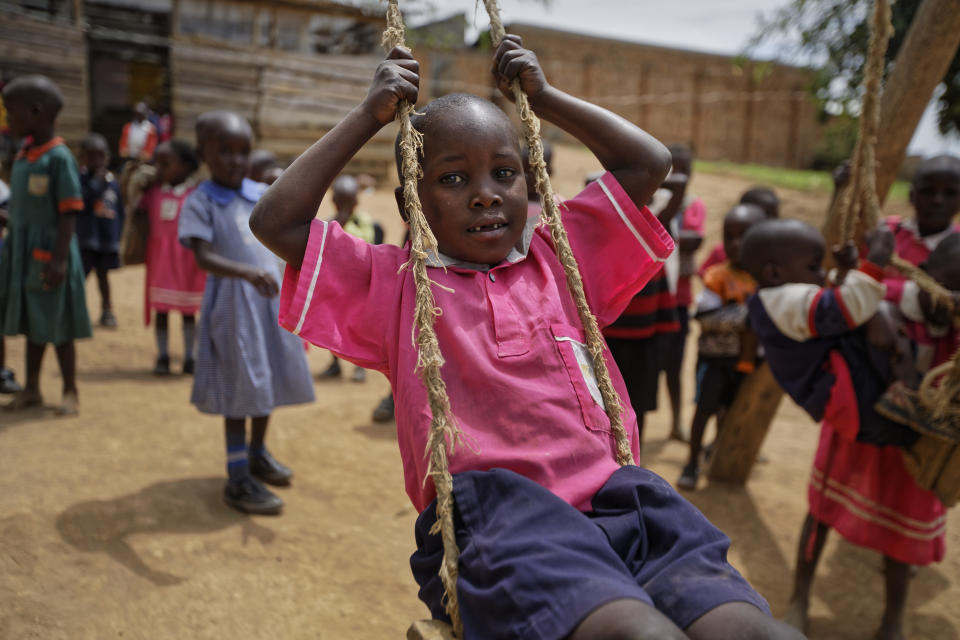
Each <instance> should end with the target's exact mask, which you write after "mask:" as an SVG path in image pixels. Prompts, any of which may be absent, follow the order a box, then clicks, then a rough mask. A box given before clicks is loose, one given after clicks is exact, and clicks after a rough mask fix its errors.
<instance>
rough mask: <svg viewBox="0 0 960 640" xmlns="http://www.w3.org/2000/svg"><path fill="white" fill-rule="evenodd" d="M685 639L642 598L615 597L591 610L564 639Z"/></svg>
mask: <svg viewBox="0 0 960 640" xmlns="http://www.w3.org/2000/svg"><path fill="white" fill-rule="evenodd" d="M623 638H629V639H631V640H632V639H634V638H636V639H637V640H648V639H649V640H660V639H663V640H686V638H687V636H686V634H684V633H683V631H681V630H680V628H679V627H677V625H675V624H673V622H671V621H670V619H669V618H667V617H666V616H665V615H663V614H662V613H660V612H659V611H657V609H656V608H655V607H654V606H653V605H651V604H648V603H646V602H643V601H641V600H614V601H613V602H608V603H607V604H604V605H601V606H599V607H597V608H596V609H594V610H593V612H591V613H590V614H589V615H588V616H587V617H586V618H584V620H583V622H581V623H580V624H579V625H577V628H576V629H574V630H573V633H571V634H570V635H569V636H567V638H566V640H600V639H603V640H607V639H610V640H621V639H623Z"/></svg>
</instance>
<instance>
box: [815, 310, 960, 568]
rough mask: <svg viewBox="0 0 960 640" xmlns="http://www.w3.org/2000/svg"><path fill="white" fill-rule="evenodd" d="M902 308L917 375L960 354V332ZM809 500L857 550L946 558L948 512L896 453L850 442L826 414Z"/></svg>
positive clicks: (907, 559)
mask: <svg viewBox="0 0 960 640" xmlns="http://www.w3.org/2000/svg"><path fill="white" fill-rule="evenodd" d="M905 307H906V308H907V309H908V311H907V314H906V317H907V322H906V331H907V335H908V336H909V337H910V340H911V341H912V342H913V343H914V344H915V345H916V350H917V353H916V364H917V369H918V370H919V371H921V372H925V371H926V370H928V369H929V368H931V367H935V366H937V365H939V364H941V363H943V362H946V361H947V360H949V359H950V357H951V356H952V355H953V354H954V353H956V351H957V349H958V348H960V333H958V331H957V330H956V329H955V328H952V329H951V328H946V329H939V328H931V327H930V326H929V325H927V323H926V322H925V320H924V318H923V315H922V313H920V311H919V308H918V306H916V305H915V303H910V304H908V305H905ZM902 309H903V307H902ZM911 310H912V312H911ZM859 388H860V387H859V386H857V389H858V393H859ZM807 494H808V500H809V503H810V513H811V514H812V515H813V517H814V518H816V519H817V520H819V521H820V522H823V523H825V524H827V525H828V526H830V527H831V528H832V529H835V530H836V531H837V532H838V533H840V535H842V536H843V537H844V538H845V539H847V540H848V541H849V542H852V543H853V544H855V545H858V546H861V547H866V548H868V549H873V550H875V551H878V552H880V553H882V554H884V555H886V556H890V557H891V558H894V559H895V560H898V561H900V562H904V563H907V564H912V565H919V566H923V565H928V564H931V563H933V562H940V561H941V560H943V557H944V555H945V554H946V529H947V510H946V508H945V507H944V506H943V504H942V503H941V502H940V500H939V499H938V498H937V496H936V495H935V494H934V493H933V492H932V491H928V490H926V489H921V488H920V487H919V486H917V484H916V482H915V481H914V479H913V476H912V475H911V473H910V471H908V470H907V467H906V465H905V464H904V461H903V452H902V450H901V449H900V448H899V447H890V446H875V445H871V444H865V443H862V442H858V441H855V440H851V439H850V437H849V432H848V428H847V426H846V425H845V424H844V423H843V422H842V421H840V420H838V419H836V418H835V417H834V416H832V415H830V414H828V415H827V416H826V417H825V418H824V421H823V426H822V428H821V431H820V442H819V444H818V446H817V453H816V457H815V458H814V463H813V472H812V474H811V477H810V484H809V487H808V491H807Z"/></svg>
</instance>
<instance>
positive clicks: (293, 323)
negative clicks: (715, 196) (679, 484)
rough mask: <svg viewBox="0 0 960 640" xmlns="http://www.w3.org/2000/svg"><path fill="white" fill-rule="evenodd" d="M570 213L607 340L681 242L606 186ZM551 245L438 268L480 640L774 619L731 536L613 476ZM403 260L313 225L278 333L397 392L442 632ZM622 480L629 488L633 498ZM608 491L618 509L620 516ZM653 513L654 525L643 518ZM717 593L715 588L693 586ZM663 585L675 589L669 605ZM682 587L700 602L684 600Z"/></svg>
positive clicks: (643, 474)
mask: <svg viewBox="0 0 960 640" xmlns="http://www.w3.org/2000/svg"><path fill="white" fill-rule="evenodd" d="M561 211H562V215H563V218H564V221H565V226H566V228H567V233H568V235H569V238H570V243H571V247H572V249H573V251H574V254H575V255H576V256H577V258H578V261H579V263H580V269H581V273H582V275H583V282H584V290H585V292H586V297H587V300H588V303H589V304H590V307H591V309H592V310H593V312H594V314H595V315H596V317H597V320H598V323H599V324H600V326H601V327H603V326H607V325H609V324H610V323H612V322H613V321H614V320H615V319H616V318H617V317H618V316H620V314H621V313H622V312H623V310H624V309H626V307H627V305H628V304H629V303H630V301H631V300H632V299H633V297H634V296H635V294H636V293H637V292H638V290H639V289H640V288H641V287H642V286H643V285H644V284H645V283H646V282H647V280H649V279H650V278H651V277H652V276H653V274H654V273H655V272H656V271H658V270H659V269H660V265H661V264H662V262H663V260H665V259H666V258H667V257H668V256H669V255H670V253H671V251H672V250H673V242H672V240H671V239H670V236H669V234H668V233H667V232H666V231H665V230H664V229H663V227H662V226H661V225H660V224H659V222H658V221H657V220H656V218H654V217H653V215H652V214H650V212H649V211H648V210H646V209H644V210H642V211H641V210H638V209H637V208H636V207H635V206H634V204H633V203H632V201H631V200H630V199H629V197H628V196H627V195H626V193H625V192H624V191H623V189H622V187H621V186H620V185H619V184H618V183H617V182H616V180H615V179H614V178H613V176H612V175H611V174H609V173H608V174H605V175H604V176H603V177H601V178H600V179H599V180H597V181H595V182H593V183H591V184H590V185H589V186H588V187H587V188H586V189H585V190H584V191H583V193H581V194H580V195H579V196H578V197H576V198H574V199H573V200H568V201H565V202H564V203H563V205H562V207H561ZM551 242H552V241H551V240H550V238H549V231H548V230H546V229H543V228H537V218H536V217H530V218H529V222H528V225H527V228H526V230H525V233H524V234H523V237H522V239H521V241H520V243H519V244H518V245H517V246H516V247H514V249H513V250H512V251H511V252H510V253H509V254H508V255H507V257H506V258H505V259H504V260H503V261H502V262H500V263H498V264H496V265H493V266H490V265H478V264H468V263H464V262H460V261H456V260H453V259H450V258H446V257H444V256H442V255H433V256H431V259H430V261H429V264H430V266H431V267H432V268H430V270H429V273H430V277H431V279H432V280H433V281H434V282H435V283H436V284H437V285H438V286H436V287H434V288H433V294H434V296H435V299H436V303H437V306H438V307H439V308H440V309H441V310H442V313H441V315H439V316H437V319H436V324H435V331H436V335H437V339H438V341H439V344H440V349H441V352H442V353H443V356H444V359H445V365H444V366H443V369H442V375H443V377H444V381H445V383H446V389H447V394H448V396H449V399H450V406H451V410H452V413H453V416H454V419H455V421H456V423H457V425H458V426H459V428H460V429H461V431H462V432H463V443H462V444H461V445H459V446H457V448H456V449H455V451H454V452H453V453H452V454H450V457H449V468H450V471H451V473H453V474H454V494H455V502H456V511H457V516H456V517H457V518H458V528H459V531H458V540H457V541H458V544H459V545H460V547H461V556H460V577H459V580H458V590H459V592H460V593H461V594H465V595H466V597H462V598H461V602H460V608H461V614H462V616H463V619H464V625H465V628H466V630H467V634H468V635H470V636H471V637H477V638H495V637H524V638H552V639H557V638H561V637H564V636H566V635H567V634H569V633H570V631H572V629H573V627H574V626H575V625H576V624H577V622H579V621H580V620H581V619H582V618H583V617H585V616H586V615H587V614H588V613H589V612H590V611H592V610H593V609H594V608H595V607H596V606H600V605H602V604H604V603H605V602H609V601H611V600H613V599H617V598H620V597H636V598H639V599H643V600H645V601H647V602H651V601H652V602H654V603H655V604H656V606H658V607H662V608H663V609H664V610H670V611H672V612H673V613H674V614H675V615H676V616H677V618H675V621H678V623H680V624H684V623H687V624H689V622H692V620H693V619H695V618H691V616H694V615H700V614H702V613H703V612H705V611H707V610H709V609H710V608H712V607H714V606H716V605H717V604H719V603H720V602H719V600H722V601H725V602H726V601H731V600H743V601H748V602H752V603H754V604H756V606H758V607H761V608H763V609H765V606H766V605H765V603H763V600H762V598H760V597H759V596H758V595H757V594H756V593H755V592H754V591H753V590H752V589H750V587H749V586H748V585H747V584H746V583H745V582H744V581H743V579H742V578H741V577H740V576H739V574H737V573H736V571H735V570H733V569H732V568H731V567H729V565H727V564H726V561H725V557H724V554H725V550H726V546H727V545H728V544H729V541H728V540H727V539H726V538H725V536H723V534H722V533H720V532H719V531H718V530H716V529H715V528H714V527H712V526H711V525H709V523H707V522H706V520H705V519H703V517H702V516H701V515H699V513H698V512H696V510H695V509H694V508H693V507H692V506H691V505H689V503H687V502H686V501H684V500H683V499H682V498H680V497H679V495H678V494H676V492H675V491H674V490H673V489H672V488H671V487H670V486H669V484H667V483H666V482H664V481H663V480H662V479H660V478H658V477H657V476H655V475H654V474H652V473H650V472H648V471H646V470H644V469H641V468H639V467H626V468H622V469H621V468H620V467H619V465H617V463H616V461H615V458H614V456H615V448H616V446H615V440H614V437H613V436H612V434H611V433H610V423H609V419H608V418H607V415H606V413H605V411H604V407H603V400H602V398H601V396H600V393H599V390H598V389H597V383H596V376H595V374H594V371H593V366H592V362H591V360H590V358H589V357H588V354H587V352H586V346H585V339H584V335H583V329H582V325H581V323H580V320H579V316H578V314H577V310H576V307H575V305H574V303H573V300H572V298H571V296H570V294H569V292H568V291H567V285H566V281H565V276H564V273H563V268H562V266H561V265H560V263H559V261H558V260H557V258H556V255H555V254H554V252H553V250H552V249H551ZM601 257H602V259H600V258H601ZM408 259H409V251H408V250H403V249H400V248H398V247H393V246H390V245H380V246H376V247H375V246H371V245H369V244H367V243H365V242H362V241H359V240H357V239H356V238H352V237H351V236H349V235H348V234H346V233H344V232H343V231H342V230H341V229H340V227H339V225H335V224H331V223H328V222H323V221H314V222H313V223H312V225H311V230H310V236H309V240H308V244H307V249H306V252H305V255H304V259H303V263H302V265H301V268H300V269H299V270H295V269H292V268H291V267H289V266H288V267H287V271H286V274H285V276H284V285H283V289H282V292H281V304H280V311H281V314H280V322H281V324H282V325H283V326H284V327H286V328H288V329H289V330H290V331H292V332H294V333H295V334H297V335H300V336H302V337H304V338H306V339H307V340H309V341H311V342H313V343H314V344H316V345H318V346H321V347H324V348H327V349H330V350H331V351H333V352H334V353H335V354H336V355H338V356H340V357H343V358H345V359H346V360H349V361H352V362H354V363H356V364H358V365H360V366H363V367H367V368H371V369H376V370H378V371H381V372H383V373H384V375H386V376H387V377H388V378H389V379H390V383H391V386H392V388H393V394H394V397H395V399H396V418H397V436H398V444H399V446H400V454H401V459H402V461H403V468H404V477H405V483H406V489H407V495H408V496H409V497H410V499H411V501H412V502H413V504H414V506H415V507H416V508H417V510H418V511H419V512H421V515H420V518H419V520H418V524H417V531H418V534H417V538H418V545H419V549H418V551H417V552H416V553H415V554H414V556H413V558H412V559H411V566H412V567H413V569H414V575H415V577H416V578H417V580H418V582H419V583H420V585H421V592H420V595H421V598H422V599H423V600H424V601H425V602H426V603H427V605H428V606H429V607H430V609H431V612H432V613H433V615H434V617H436V618H441V619H442V618H445V614H444V613H443V611H442V604H441V598H442V596H441V595H440V589H439V588H438V586H437V585H438V580H439V579H438V578H437V577H436V571H437V569H438V567H439V564H438V555H437V549H438V548H439V547H438V545H439V540H438V537H437V536H431V535H429V534H428V533H427V531H428V529H429V527H430V525H431V524H432V523H433V520H434V517H435V516H434V511H433V509H434V507H433V504H434V502H433V501H434V498H435V490H434V486H433V483H432V481H431V480H430V478H429V475H428V459H427V457H426V456H425V455H424V451H425V450H426V445H427V440H428V435H429V427H430V409H429V403H428V401H427V394H426V389H425V388H424V386H423V384H422V382H421V381H420V379H419V378H418V377H417V375H416V373H415V372H416V370H417V358H418V354H417V349H416V347H415V345H413V344H412V341H411V339H410V336H411V335H412V331H413V318H414V314H413V311H414V307H415V302H416V301H415V297H416V296H415V288H414V283H413V276H412V273H411V271H410V270H409V269H402V268H401V267H402V265H403V264H404V263H406V262H407V261H408ZM604 357H605V359H606V361H607V366H608V367H609V369H610V374H611V379H612V382H613V385H614V387H615V388H616V389H617V391H618V393H619V394H620V395H621V397H624V396H625V392H626V387H625V385H624V382H623V378H622V377H621V376H620V374H619V372H618V371H617V368H616V366H615V365H614V362H613V358H612V357H611V355H610V353H609V351H605V353H604ZM624 424H625V427H626V429H627V433H628V434H630V441H631V449H632V451H633V453H634V456H637V455H638V453H639V448H638V437H637V431H636V418H635V415H634V413H633V411H632V410H631V409H630V408H629V407H627V408H625V412H624ZM624 480H625V482H626V485H627V486H629V487H633V488H632V489H623V487H622V486H621V484H620V483H621V481H624ZM605 487H606V488H609V489H610V490H611V491H610V493H611V494H613V496H614V497H612V498H611V499H610V502H609V503H608V502H607V501H606V500H605V493H604V491H603V489H604V488H605ZM637 496H639V498H638V497H637ZM638 499H639V500H641V501H642V504H639V505H638V504H636V501H637V500H638ZM648 506H649V508H650V512H649V515H648V512H647V511H646V509H647V508H648ZM641 508H642V509H643V510H644V516H643V517H642V518H638V517H637V512H638V510H639V509H641ZM613 512H617V513H619V514H620V516H619V517H618V516H616V515H613ZM694 513H696V515H693V514H694ZM601 514H609V515H613V517H612V518H611V521H610V531H611V532H616V535H617V539H618V542H613V541H611V540H609V539H608V538H607V535H606V534H604V530H605V529H604V528H603V526H601V525H600V524H599V522H594V519H595V518H597V517H599V516H600V515H601ZM631 514H632V515H631ZM674 516H676V518H674ZM688 517H689V518H691V520H686V518H688ZM694 521H695V524H691V526H689V527H686V528H685V527H683V525H682V523H683V522H690V523H693V522H694ZM553 524H555V525H556V526H555V527H554V526H552V525H553ZM675 525H677V526H675ZM645 527H646V529H645ZM666 530H669V531H666ZM547 536H549V542H547V540H548V538H547ZM585 536H586V537H585ZM681 539H682V540H681ZM670 548H675V549H676V550H677V553H678V556H677V559H678V560H679V559H680V558H681V557H682V558H684V559H685V560H684V561H683V562H679V563H677V564H673V565H671V564H670V563H669V562H666V563H664V564H663V565H662V566H661V568H662V572H661V573H660V574H659V578H660V580H661V582H660V583H659V585H662V588H661V587H660V586H658V585H647V580H646V579H643V578H638V575H640V573H637V572H638V571H639V570H640V569H641V568H642V567H643V566H648V567H649V568H653V567H654V566H656V562H655V559H656V558H666V557H667V556H668V555H669V553H670ZM488 554H493V555H488ZM687 562H689V564H687ZM681 567H682V569H681ZM708 567H709V569H708ZM674 568H676V569H678V570H679V571H680V573H682V574H683V576H681V575H680V574H679V573H678V574H674V573H673V569H674ZM641 573H642V572H641ZM644 575H645V574H644ZM707 575H710V576H712V578H711V580H712V581H714V585H715V586H716V588H713V587H705V588H704V589H698V588H696V587H695V586H693V585H696V584H698V580H700V578H702V577H705V576H707ZM719 575H722V576H723V578H719V579H718V578H717V576H719ZM668 576H670V577H672V579H674V580H676V582H674V583H672V584H671V586H670V588H667V584H668V583H670V580H671V578H670V577H668ZM647 577H650V576H647ZM561 578H562V579H561ZM687 579H689V584H690V585H691V586H692V587H693V588H691V589H687V588H686V586H685V585H686V584H687ZM641 585H647V586H649V587H650V590H649V591H645V587H643V586H641ZM701 586H703V585H701ZM534 587H535V588H534ZM732 593H735V594H736V595H731V594H732ZM668 615H669V614H668Z"/></svg>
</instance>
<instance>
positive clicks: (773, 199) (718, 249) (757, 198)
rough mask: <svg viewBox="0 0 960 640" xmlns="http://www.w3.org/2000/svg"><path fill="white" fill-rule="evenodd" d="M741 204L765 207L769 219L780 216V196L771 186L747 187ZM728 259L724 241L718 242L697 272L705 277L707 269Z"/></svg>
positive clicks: (764, 210)
mask: <svg viewBox="0 0 960 640" xmlns="http://www.w3.org/2000/svg"><path fill="white" fill-rule="evenodd" d="M740 204H752V205H756V206H758V207H760V208H761V209H763V212H764V213H765V214H766V216H767V219H768V220H774V219H776V218H779V217H780V198H778V197H777V194H776V192H774V190H773V189H771V188H770V187H752V188H750V189H747V190H746V191H744V192H743V195H741V196H740ZM726 260H727V254H726V252H725V251H724V250H723V243H722V242H720V243H717V245H716V246H714V247H713V249H711V250H710V253H709V255H707V259H706V260H704V261H703V264H701V265H700V269H699V270H698V271H697V274H698V275H699V276H700V277H703V274H704V273H706V271H707V269H709V268H710V267H712V266H713V265H715V264H723V263H724V262H726Z"/></svg>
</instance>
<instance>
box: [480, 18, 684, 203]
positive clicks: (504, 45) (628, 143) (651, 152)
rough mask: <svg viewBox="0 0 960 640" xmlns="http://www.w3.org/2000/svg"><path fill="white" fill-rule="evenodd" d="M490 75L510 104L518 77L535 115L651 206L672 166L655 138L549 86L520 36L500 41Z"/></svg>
mask: <svg viewBox="0 0 960 640" xmlns="http://www.w3.org/2000/svg"><path fill="white" fill-rule="evenodd" d="M493 73H494V77H495V78H496V81H497V85H498V87H499V89H500V91H501V92H502V93H503V95H505V96H506V97H507V98H508V99H509V100H513V90H512V89H511V83H512V81H513V79H514V78H519V79H520V86H521V87H522V88H523V90H524V91H525V92H526V94H527V95H528V96H529V97H530V106H531V107H533V110H534V111H535V112H536V114H537V115H538V116H540V117H541V118H543V119H545V120H548V121H550V122H552V123H553V124H555V125H557V126H558V127H560V128H561V129H563V130H564V131H566V132H567V133H569V134H571V135H572V136H574V137H576V138H577V140H579V141H581V142H582V143H584V144H585V145H587V147H588V148H589V149H590V151H592V152H593V154H594V155H595V156H597V159H598V160H600V164H602V165H603V168H604V169H606V170H607V171H610V172H611V173H613V174H614V176H615V177H616V178H617V181H618V182H619V183H620V185H621V186H622V187H623V188H624V190H625V191H626V192H627V195H629V196H630V198H631V199H632V200H633V201H634V203H636V205H637V206H638V207H643V206H645V205H646V204H647V203H648V202H650V198H651V197H652V196H653V192H654V191H656V190H657V188H658V187H659V186H660V184H661V183H662V182H663V179H664V178H665V177H666V175H667V172H668V171H669V170H670V164H671V158H670V152H669V151H668V150H667V148H666V147H665V146H663V145H662V144H661V143H660V142H659V141H658V140H657V139H656V138H654V137H653V136H651V135H649V134H647V133H646V132H645V131H643V130H642V129H640V128H639V127H637V126H635V125H633V124H632V123H630V122H628V121H627V120H625V119H623V118H621V117H620V116H618V115H616V114H614V113H612V112H610V111H608V110H606V109H604V108H603V107H598V106H597V105H594V104H590V103H589V102H585V101H584V100H580V99H579V98H575V97H573V96H571V95H569V94H567V93H564V92H563V91H560V90H559V89H556V88H555V87H553V86H551V85H550V84H549V83H548V82H547V79H546V77H545V76H544V74H543V70H542V69H541V68H540V62H539V61H538V60H537V56H536V54H534V53H533V52H532V51H530V50H529V49H524V48H523V43H522V41H521V40H520V37H519V36H514V35H508V36H506V37H504V39H503V42H501V43H500V46H499V47H498V48H497V52H496V55H495V57H494V63H493Z"/></svg>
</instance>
